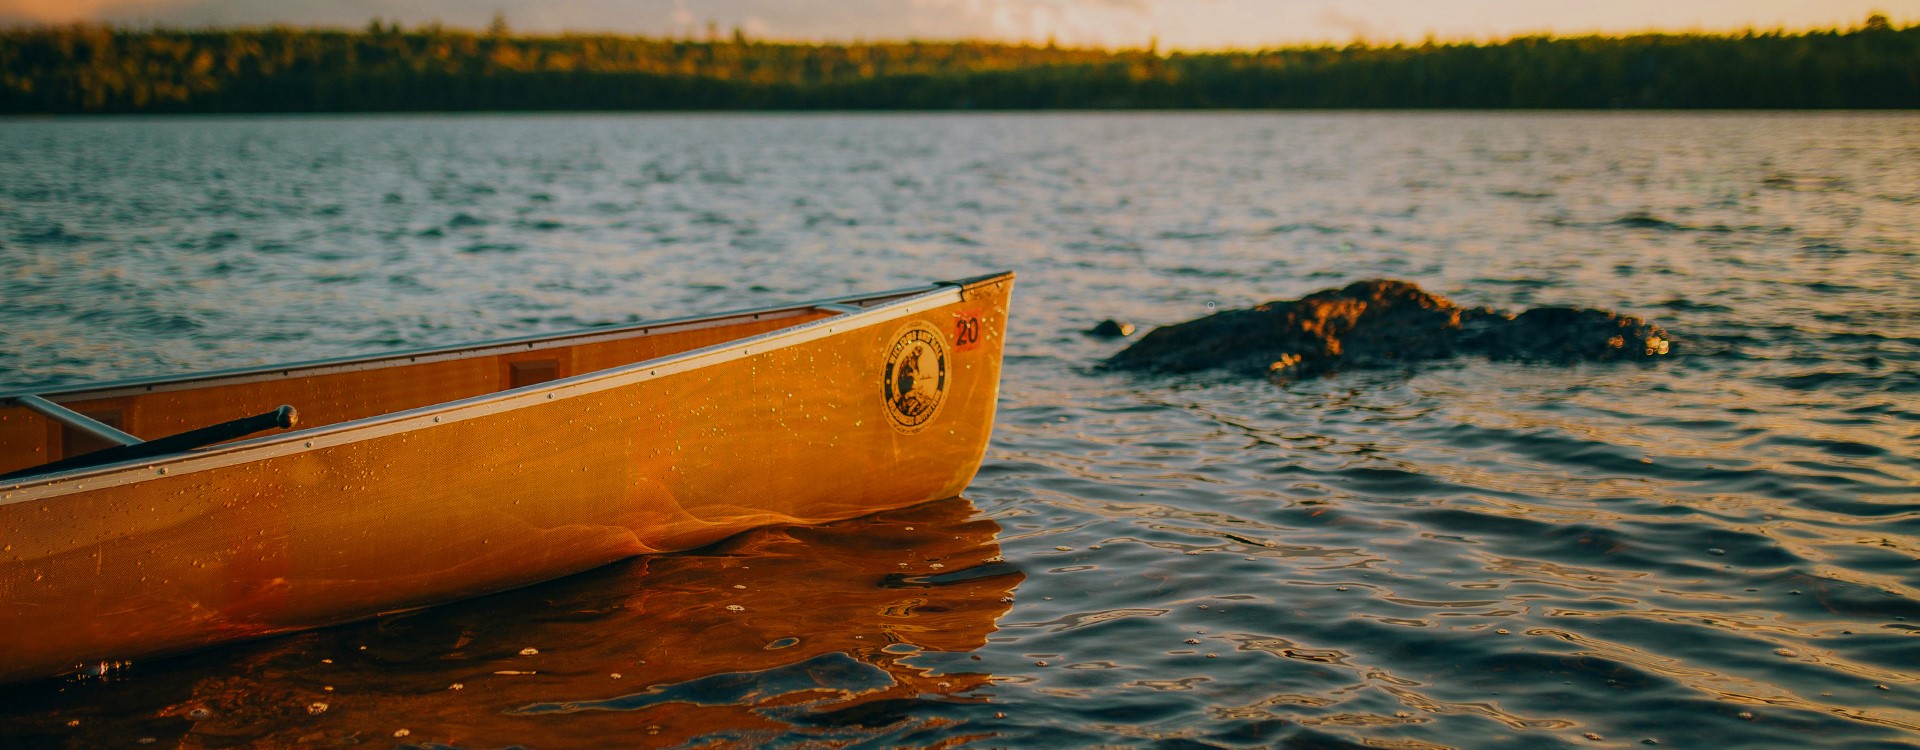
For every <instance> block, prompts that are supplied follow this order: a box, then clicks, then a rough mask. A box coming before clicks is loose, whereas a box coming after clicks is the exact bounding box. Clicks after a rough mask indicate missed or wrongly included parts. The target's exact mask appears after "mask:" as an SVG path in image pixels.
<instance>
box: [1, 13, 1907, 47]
mask: <svg viewBox="0 0 1920 750" xmlns="http://www.w3.org/2000/svg"><path fill="white" fill-rule="evenodd" d="M1876 17H1877V18H1881V19H1885V20H1886V22H1887V24H1888V28H1889V29H1890V30H1892V31H1895V32H1904V31H1910V30H1913V29H1915V28H1920V18H1916V19H1894V18H1892V17H1890V16H1888V15H1887V14H1885V13H1875V14H1872V15H1870V16H1869V17H1868V18H1865V19H1862V20H1861V21H1860V22H1858V23H1856V24H1854V25H1851V26H1836V25H1817V26H1804V27H1798V28H1794V27H1788V26H1785V25H1782V26H1775V27H1771V28H1764V29H1763V28H1760V27H1757V26H1753V25H1747V26H1744V27H1725V28H1717V29H1710V28H1707V27H1704V26H1693V27H1689V28H1672V27H1668V28H1646V29H1640V30H1634V31H1608V30H1601V29H1595V30H1586V31H1560V30H1551V29H1547V30H1540V31H1526V32H1516V33H1511V34H1504V35H1498V36H1495V35H1486V36H1441V35H1439V34H1436V33H1433V32H1431V31H1429V32H1428V33H1427V34H1426V35H1424V36H1422V37H1421V38H1419V39H1411V38H1406V37H1386V38H1369V37H1367V36H1366V35H1360V34H1356V35H1354V36H1352V37H1350V38H1348V39H1346V40H1345V41H1340V40H1336V39H1333V38H1324V39H1319V40H1304V39H1303V40H1296V41H1283V42H1275V43H1271V44H1265V45H1261V46H1255V47H1247V46H1238V45H1222V46H1212V47H1206V46H1178V47H1162V46H1161V45H1160V44H1159V38H1158V37H1157V36H1155V37H1152V38H1150V39H1148V40H1147V43H1146V44H1143V45H1138V46H1127V45H1094V44H1075V43H1067V44H1060V43H1056V42H1055V41H1054V39H1052V38H1048V39H1046V40H1035V39H994V38H989V37H885V38H873V39H865V38H861V37H857V36H856V37H851V38H842V39H835V38H828V37H815V38H803V37H782V36H777V35H753V34H750V33H748V32H746V31H745V29H744V27H742V26H740V25H738V24H736V25H734V26H732V27H731V28H729V29H726V32H727V33H725V34H718V33H714V32H715V31H717V30H718V29H719V27H718V26H717V25H716V26H713V27H711V28H710V29H709V33H707V34H704V35H701V34H695V33H693V32H690V31H689V32H685V33H679V34H675V33H665V34H660V33H647V32H628V31H617V30H582V29H561V30H558V31H526V30H518V29H514V28H512V25H511V19H506V21H507V23H506V26H505V29H504V31H505V33H504V36H505V37H507V38H517V39H563V38H579V37H612V38H622V39H649V40H660V41H672V42H682V43H689V44H733V43H736V42H737V41H738V40H742V39H744V40H746V41H748V42H752V43H757V44H777V45H787V46H814V47H862V46H887V45H910V44H938V45H959V44H986V45H994V46H1002V47H1025V48H1038V49H1062V50H1074V51H1100V52H1155V53H1157V54H1161V55H1167V54H1174V53H1194V54H1231V53H1246V52H1259V51H1265V50H1279V49H1329V48H1331V49H1340V48H1348V47H1366V48H1377V47H1386V48H1392V47H1421V46H1427V45H1432V46H1442V47H1446V46H1495V45H1500V44H1506V43H1510V42H1515V41H1519V40H1523V39H1567V40H1572V39H1595V38H1600V39H1632V38H1638V37H1656V36H1669V37H1689V36H1691V37H1721V38H1741V37H1748V36H1770V35H1772V36H1810V35H1813V34H1821V33H1839V34H1848V33H1857V32H1862V31H1866V30H1868V29H1869V24H1868V22H1870V21H1872V20H1873V19H1874V18H1876ZM375 24H382V27H381V31H380V33H396V31H397V33H400V34H420V33H433V32H452V33H463V34H470V35H474V36H489V35H494V33H495V32H494V31H492V30H490V29H487V28H475V27H470V26H453V25H446V24H443V23H441V22H440V21H437V20H436V21H427V22H423V23H415V24H412V25H411V26H409V25H405V24H403V23H401V22H400V21H399V19H383V18H381V17H379V16H373V17H371V18H369V19H368V21H367V23H366V24H365V25H362V26H358V27H355V26H347V25H339V24H327V23H306V24H302V23H294V22H271V23H266V24H204V25H172V24H167V23H164V22H159V21H148V20H134V21H130V22H124V21H123V22H116V21H94V20H85V21H66V22H47V21H4V22H0V32H12V31H20V30H57V29H79V28H105V29H108V30H110V31H114V32H136V33H154V32H188V33H206V32H235V31H274V30H294V31H306V32H339V33H349V34H371V33H374V31H373V26H374V25H375Z"/></svg>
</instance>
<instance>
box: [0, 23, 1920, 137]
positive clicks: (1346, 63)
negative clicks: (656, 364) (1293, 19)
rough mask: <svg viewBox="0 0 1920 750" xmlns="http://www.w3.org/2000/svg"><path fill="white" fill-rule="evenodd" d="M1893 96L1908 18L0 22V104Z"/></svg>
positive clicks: (1720, 104) (803, 104) (1101, 102)
mask: <svg viewBox="0 0 1920 750" xmlns="http://www.w3.org/2000/svg"><path fill="white" fill-rule="evenodd" d="M1373 108H1381V109H1385V108H1393V109H1424V108H1446V109H1912V108H1920V25H1916V26H1908V27H1905V28H1898V27H1895V26H1893V25H1891V24H1889V23H1888V22H1887V20H1886V19H1885V18H1884V17H1882V16H1874V17H1871V18H1869V19H1867V22H1866V23H1865V24H1863V25H1862V26H1859V27H1857V28H1851V29H1845V30H1839V29H1836V30H1827V31H1809V32H1797V33H1788V32H1747V33H1741V34H1641V35H1632V36H1581V37H1552V36H1530V37H1520V38H1514V39H1508V40H1504V41H1499V42H1492V43H1467V42H1461V43H1432V42H1429V43H1424V44H1417V45H1406V44H1394V45H1366V44H1360V43H1355V44H1351V45H1347V46H1302V47H1286V48H1278V49H1268V50H1257V51H1227V52H1170V53H1167V52H1160V51H1157V50H1152V49H1136V50H1105V49H1086V48H1068V47H1057V46H1054V45H1051V44H1049V45H1044V46H1042V45H1018V44H1001V43H992V42H967V41H962V42H886V43H870V44H869V43H850V44H805V43H790V42H772V41H762V40H755V39H749V38H747V37H746V36H744V35H742V34H740V33H738V32H736V33H735V34H734V35H733V36H732V37H731V38H721V37H720V36H719V35H718V34H715V35H713V37H712V38H708V39H702V40H693V39H670V38H656V37H635V36H614V35H579V34H568V35H548V36H534V35H517V34H513V33H510V32H509V31H508V30H507V29H505V28H504V26H499V25H497V26H496V27H495V28H493V29H490V30H479V31H476V30H459V29H445V28H440V27H438V26H428V27H422V28H415V29H402V28H400V27H399V26H397V25H382V24H380V23H379V22H378V21H375V22H374V23H371V24H369V26H368V28H366V29H364V30H360V31H346V30H338V29H298V28H288V27H271V28H260V29H251V28H248V29H201V30H179V29H165V28H151V29H124V28H112V27H105V26H98V25H74V26H57V27H15V28H9V29H0V114H14V115H20V114H85V113H97V114H126V113H266V112H457V111H657V110H894V109H903V110H958V109H988V110H1029V109H1373Z"/></svg>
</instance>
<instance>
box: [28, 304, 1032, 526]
mask: <svg viewBox="0 0 1920 750" xmlns="http://www.w3.org/2000/svg"><path fill="white" fill-rule="evenodd" d="M1011 278H1012V273H1011V272H1001V273H996V274H989V275H984V276H978V277H973V278H969V279H964V280H960V281H951V282H938V283H935V284H932V285H929V286H919V287H910V288H906V289H901V290H892V291H887V292H880V293H870V294H858V295H849V296H845V297H835V298H830V299H825V300H815V301H811V302H806V303H801V304H794V305H780V306H775V307H770V308H750V309H746V310H740V311H733V312H727V313H719V314H714V315H701V316H694V317H689V318H681V319H675V320H669V321H659V322H654V323H647V324H635V325H631V326H623V327H620V328H618V329H591V330H586V331H572V332H563V333H560V334H546V335H541V336H530V337H521V338H514V339H501V340H496V341H488V342H482V343H478V344H465V345H456V346H451V347H439V348H434V349H423V350H416V351H410V352H400V353H388V354H380V355H374V356H371V357H356V358H342V359H337V360H316V361H313V362H306V363H301V364H298V365H278V366H272V367H262V368H247V369H244V370H228V371H222V372H217V373H205V374H196V375H192V376H188V377H185V378H174V379H159V378H155V379H146V380H127V381H117V382H113V383H106V384H99V385H85V386H78V387H73V388H67V389H62V390H59V391H42V392H40V393H41V395H43V396H44V395H47V394H49V393H51V394H78V393H85V394H88V395H90V396H91V395H92V394H94V393H96V392H99V391H101V390H102V389H103V388H114V389H122V388H136V387H137V388H141V389H142V390H141V391H139V392H147V391H146V390H145V389H146V387H147V385H146V384H148V383H152V384H154V386H155V388H156V389H157V387H158V385H159V384H160V383H166V384H176V383H188V382H191V383H195V384H203V383H205V381H207V380H211V379H216V378H226V377H247V376H249V375H259V376H266V375H269V374H275V375H274V376H278V375H277V373H280V372H282V371H293V370H296V369H298V370H306V371H307V372H308V373H310V374H311V373H312V371H313V369H314V368H323V367H330V366H343V367H344V366H353V367H372V366H391V365H395V364H399V363H396V362H394V360H396V359H405V358H410V357H412V358H418V357H424V356H430V355H438V354H454V355H462V356H487V355H491V354H493V353H494V352H492V351H487V352H486V353H485V354H481V353H477V352H481V351H482V350H493V349H497V348H512V347H521V346H532V347H536V348H537V345H538V344H540V343H542V342H564V343H565V345H572V344H576V343H581V341H580V338H581V337H590V336H603V335H621V336H630V335H634V334H636V333H639V334H640V335H646V334H645V333H642V332H643V331H651V330H652V329H657V328H662V327H666V326H672V325H698V324H711V325H721V324H724V322H725V321H728V320H735V319H738V318H740V317H742V316H750V315H754V314H756V313H758V314H760V315H766V314H770V313H775V314H778V313H790V314H792V315H794V316H798V315H802V314H805V312H807V311H808V310H812V309H814V307H815V306H816V305H819V304H822V303H845V302H860V301H875V300H878V301H879V304H875V305H873V306H871V307H865V308H863V309H862V310H861V311H859V312H844V313H840V314H837V315H833V316H831V317H826V318H820V319H817V320H813V321H808V322H805V323H800V324H797V325H793V326H788V327H786V328H780V329H776V330H773V331H768V332H765V333H760V334H754V335H751V336H746V337H743V338H739V339H734V340H732V341H728V342H725V343H721V344H714V345H712V346H706V347H701V348H698V349H691V350H688V351H684V352H679V353H677V354H671V355H668V356H665V357H657V358H654V359H649V360H642V361H640V362H635V363H632V364H627V365H620V366H617V367H610V368H607V369H603V370H595V371H593V372H587V373H581V374H579V375H573V376H569V377H565V378H560V379H557V380H550V381H546V382H543V383H537V384H533V385H527V386H522V387H519V388H512V389H507V390H502V391H496V392H493V393H487V394H482V395H479V396H472V397H469V398H464V399H457V400H453V401H447V402H444V403H439V404H433V405H430V406H423V407H419V408H415V409H407V410H403V411H397V412H391V413H387V414H380V415H376V416H372V417H366V418H363V419H357V420H351V421H347V422H339V423H335V424H328V425H321V426H317V427H311V428H307V429H301V430H293V431H289V432H282V433H277V434H273V435H265V436H261V437H256V438H250V439H247V440H240V441H236V442H232V443H223V444H220V445H216V446H212V447H209V448H205V449H199V450H195V451H189V452H183V453H177V454H173V455H169V456H161V457H153V458H143V459H138V460H135V461H127V462H121V463H114V464H104V465H100V466H89V467H84V468H78V469H71V470H68V471H62V472H52V473H48V474H44V475H39V476H32V477H26V478H22V479H19V480H14V481H12V482H10V483H0V506H6V505H12V504H15V503H23V502H30V501H36V500H49V499H53V498H57V497H60V496H64V495H69V494H74V493H78V492H86V491H88V490H92V489H99V488H102V487H109V486H119V485H125V484H133V483H137V482H142V481H151V480H156V479H160V478H163V477H167V476H178V475H181V474H186V473H192V472H197V471H205V470H210V469H216V468H222V467H227V466H233V465H237V464H243V463H249V462H253V461H260V460H264V459H268V458H274V457H278V456H283V455H290V454H294V453H299V452H303V451H308V450H314V449H319V448H326V447H331V446H337V445H345V444H349V443H354V442H359V441H362V440H371V439H375V438H380V437H386V436H389V435H395V434H400V433H404V432H411V431H414V430H422V429H428V428H431V427H434V426H437V425H441V424H451V423H454V422H460V421H465V420H468V419H474V418H479V417H485V416H489V415H492V414H498V413H501V412H505V411H512V410H515V409H522V408H527V407H531V406H534V405H536V404H542V403H548V402H551V401H559V400H564V399H566V398H572V397H575V396H583V395H587V394H592V393H598V392H601V391H605V390H611V389H614V388H620V387H625V386H629V385H633V384H636V383H641V382H644V381H648V380H653V379H657V378H663V377H668V376H671V375H675V374H679V373H683V372H688V371H692V370H697V369H700V368H702V367H706V366H708V365H712V364H716V363H719V362H723V361H726V360H728V359H737V358H745V357H750V356H753V355H755V354H764V353H766V352H769V351H774V350H778V349H784V348H787V347H791V346H797V345H800V344H804V343H808V342H811V341H816V340H819V339H823V338H826V337H829V336H835V335H839V334H841V333H844V332H846V331H850V330H856V329H859V328H866V327H868V326H872V325H877V324H881V323H885V322H887V321H891V320H897V319H899V318H903V317H906V316H909V315H912V314H914V313H915V312H924V311H925V310H927V309H929V308H932V307H943V306H946V305H949V304H954V303H957V302H964V301H965V300H967V299H968V292H969V291H970V290H971V289H973V288H975V287H978V286H982V285H986V284H992V283H996V282H1003V281H1006V280H1008V279H1011ZM700 327H707V326H705V325H701V326H700ZM675 330H686V329H675ZM555 345H561V344H555ZM470 352H475V353H471V354H468V353H470ZM416 361H417V360H416ZM406 364H412V362H407V363H406Z"/></svg>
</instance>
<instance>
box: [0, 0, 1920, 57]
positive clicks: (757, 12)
mask: <svg viewBox="0 0 1920 750" xmlns="http://www.w3.org/2000/svg"><path fill="white" fill-rule="evenodd" d="M496 12H498V13H501V14H503V15H504V17H505V18H506V20H507V22H508V25H509V26H510V27H511V28H513V29H514V30H517V31H521V32H562V31H583V32H587V31H594V32H614V33H622V34H646V35H653V36H663V35H672V36H680V35H688V34H691V35H695V36H702V37H703V36H705V34H706V30H707V28H708V24H709V23H714V24H717V25H718V26H719V28H720V29H722V31H723V32H724V33H727V34H731V32H732V30H733V29H734V28H736V27H737V28H740V29H742V30H744V31H745V32H746V33H747V34H748V35H750V36H753V37H755V38H762V39H778V40H789V41H855V40H868V41H872V40H883V39H884V40H892V39H909V38H913V39H957V38H970V39H993V40H1001V41H1010V42H1044V41H1046V40H1048V39H1054V40H1057V41H1058V42H1059V43H1061V44H1068V45H1077V46H1103V47H1144V46H1146V45H1147V44H1149V43H1150V42H1152V41H1155V40H1157V41H1158V43H1159V45H1160V47H1161V48H1162V49H1196V50H1197V49H1219V48H1257V47H1267V46H1276V45H1283V44H1299V43H1315V42H1335V43H1346V42H1350V41H1354V40H1365V41H1369V42H1393V41H1419V40H1421V39H1423V38H1426V37H1429V36H1431V37H1434V38H1437V39H1440V40H1445V41H1455V40H1480V41H1483V40H1488V39H1498V38H1504V37H1509V36H1515V35H1521V34H1534V33H1541V32H1550V33H1554V34H1559V35H1569V34H1582V33H1589V32H1611V33H1631V32H1639V31H1649V30H1662V31H1701V30H1705V31H1737V30H1741V29H1747V28H1757V29H1763V30H1764V29H1778V28H1785V29H1789V30H1802V29H1810V28H1834V27H1841V28H1846V27H1852V26H1858V25H1859V24H1860V23H1861V22H1862V21H1863V20H1865V19H1866V17H1867V15H1868V14H1869V13H1872V12H1881V13H1884V14H1886V15H1887V16H1889V17H1890V18H1892V19H1893V20H1894V22H1895V24H1896V25H1901V26H1905V25H1911V24H1916V23H1920V0H0V24H15V23H70V22H74V21H91V22H109V23H115V24H123V25H143V26H144V25H148V24H163V25H167V26H186V27H198V26H209V25H218V26H234V25H246V26H261V25H267V24H272V23H286V24H291V25H296V26H313V25H320V26H340V27H354V28H357V27H362V26H365V25H366V23H367V21H368V20H369V19H372V18H381V19H386V20H389V21H397V22H399V23H401V24H402V25H405V26H416V25H419V24H424V23H429V22H434V21H438V22H441V23H443V24H445V25H447V26H455V27H467V28H480V27H483V26H485V25H486V24H487V22H488V20H489V19H490V18H492V17H493V15H494V14H495V13H496Z"/></svg>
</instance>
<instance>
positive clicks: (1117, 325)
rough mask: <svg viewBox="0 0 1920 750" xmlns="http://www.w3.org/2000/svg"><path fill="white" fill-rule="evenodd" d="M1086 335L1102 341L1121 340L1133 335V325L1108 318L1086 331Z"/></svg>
mask: <svg viewBox="0 0 1920 750" xmlns="http://www.w3.org/2000/svg"><path fill="white" fill-rule="evenodd" d="M1087 335H1088V336H1098V337H1100V338H1103V339H1123V338H1126V337H1128V336H1132V335H1133V324H1132V323H1122V322H1120V321H1118V320H1114V319H1112V318H1108V319H1106V320H1102V321H1100V323H1099V324H1098V325H1095V326H1094V327H1092V328H1089V329H1087Z"/></svg>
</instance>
